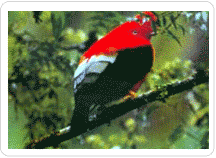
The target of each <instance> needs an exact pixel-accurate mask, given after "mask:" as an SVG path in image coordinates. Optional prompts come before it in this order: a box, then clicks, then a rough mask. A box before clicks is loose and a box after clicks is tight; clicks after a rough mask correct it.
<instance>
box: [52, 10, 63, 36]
mask: <svg viewBox="0 0 216 158" xmlns="http://www.w3.org/2000/svg"><path fill="white" fill-rule="evenodd" d="M51 22H52V26H53V35H54V37H55V39H58V38H59V37H60V35H61V32H62V31H63V30H64V29H65V13H64V12H57V11H52V12H51Z"/></svg>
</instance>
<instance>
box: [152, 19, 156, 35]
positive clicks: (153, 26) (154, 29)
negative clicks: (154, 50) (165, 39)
mask: <svg viewBox="0 0 216 158" xmlns="http://www.w3.org/2000/svg"><path fill="white" fill-rule="evenodd" d="M152 29H153V31H154V33H155V34H156V33H157V29H156V22H154V21H152Z"/></svg>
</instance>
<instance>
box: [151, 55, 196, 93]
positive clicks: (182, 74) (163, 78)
mask: <svg viewBox="0 0 216 158" xmlns="http://www.w3.org/2000/svg"><path fill="white" fill-rule="evenodd" d="M191 73H192V62H191V61H190V60H185V61H183V60H181V59H179V58H176V59H175V60H173V61H170V62H166V63H165V64H164V65H163V66H162V67H161V69H156V70H155V71H154V72H151V73H149V75H148V77H147V82H148V86H149V88H150V89H156V88H160V87H163V86H165V85H166V84H168V83H172V82H174V81H176V80H178V81H180V80H183V79H185V78H187V77H189V76H190V75H191Z"/></svg>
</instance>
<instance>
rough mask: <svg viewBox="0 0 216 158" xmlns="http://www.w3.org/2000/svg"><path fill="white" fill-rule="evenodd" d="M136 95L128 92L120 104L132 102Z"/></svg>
mask: <svg viewBox="0 0 216 158" xmlns="http://www.w3.org/2000/svg"><path fill="white" fill-rule="evenodd" d="M136 97H138V95H137V94H136V93H135V92H134V91H129V94H127V95H126V96H125V97H124V98H122V99H121V102H125V101H127V100H128V99H132V100H134V99H135V98H136Z"/></svg>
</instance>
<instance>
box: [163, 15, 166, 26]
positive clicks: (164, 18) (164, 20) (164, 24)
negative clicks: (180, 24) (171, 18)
mask: <svg viewBox="0 0 216 158" xmlns="http://www.w3.org/2000/svg"><path fill="white" fill-rule="evenodd" d="M163 26H166V17H165V16H163Z"/></svg>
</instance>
